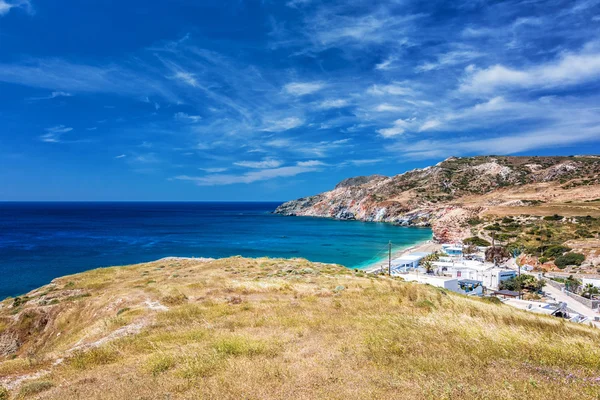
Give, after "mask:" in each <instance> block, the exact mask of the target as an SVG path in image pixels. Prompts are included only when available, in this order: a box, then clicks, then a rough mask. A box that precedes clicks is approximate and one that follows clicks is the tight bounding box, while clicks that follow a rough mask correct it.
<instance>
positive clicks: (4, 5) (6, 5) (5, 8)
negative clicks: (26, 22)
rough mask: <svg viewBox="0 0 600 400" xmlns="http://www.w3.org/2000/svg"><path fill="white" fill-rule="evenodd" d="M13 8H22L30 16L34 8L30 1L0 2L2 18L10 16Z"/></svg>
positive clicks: (13, 0)
mask: <svg viewBox="0 0 600 400" xmlns="http://www.w3.org/2000/svg"><path fill="white" fill-rule="evenodd" d="M13 8H22V9H23V10H25V11H26V12H28V13H30V14H31V13H32V12H33V7H32V6H31V2H30V1H29V0H12V1H10V2H7V1H6V0H0V17H1V16H3V15H6V14H8V13H9V12H10V10H12V9H13Z"/></svg>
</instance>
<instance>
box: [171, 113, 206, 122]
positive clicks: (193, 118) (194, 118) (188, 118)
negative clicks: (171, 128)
mask: <svg viewBox="0 0 600 400" xmlns="http://www.w3.org/2000/svg"><path fill="white" fill-rule="evenodd" d="M174 118H175V119H176V120H177V121H182V122H192V123H195V122H199V121H200V120H201V119H202V117H201V116H199V115H189V114H187V113H184V112H177V113H175V115H174Z"/></svg>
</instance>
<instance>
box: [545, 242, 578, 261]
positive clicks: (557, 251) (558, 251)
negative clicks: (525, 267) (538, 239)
mask: <svg viewBox="0 0 600 400" xmlns="http://www.w3.org/2000/svg"><path fill="white" fill-rule="evenodd" d="M539 251H540V253H542V254H544V257H548V258H554V257H559V256H562V255H563V254H565V253H566V252H567V251H571V248H570V247H567V246H562V245H558V244H555V245H551V246H548V247H546V246H540V247H539Z"/></svg>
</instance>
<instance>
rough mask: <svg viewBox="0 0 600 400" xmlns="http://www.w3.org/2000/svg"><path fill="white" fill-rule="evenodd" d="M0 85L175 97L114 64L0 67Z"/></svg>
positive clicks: (53, 63)
mask: <svg viewBox="0 0 600 400" xmlns="http://www.w3.org/2000/svg"><path fill="white" fill-rule="evenodd" d="M0 82H7V83H14V84H19V85H25V86H30V87H36V88H43V89H49V90H53V91H55V92H57V93H60V92H65V93H79V92H85V93H114V94H118V95H132V96H135V97H139V96H143V95H147V94H151V93H153V94H159V95H162V96H164V97H165V98H168V99H175V98H176V96H175V95H174V94H173V93H172V92H171V91H170V90H169V89H168V88H166V87H165V85H164V83H163V82H162V81H159V80H156V79H153V78H150V77H149V76H147V75H144V74H142V73H140V72H136V71H133V70H130V69H126V68H122V67H119V66H116V65H109V66H92V65H84V64H73V63H69V62H67V61H63V60H58V59H38V60H33V61H28V62H26V63H21V64H0Z"/></svg>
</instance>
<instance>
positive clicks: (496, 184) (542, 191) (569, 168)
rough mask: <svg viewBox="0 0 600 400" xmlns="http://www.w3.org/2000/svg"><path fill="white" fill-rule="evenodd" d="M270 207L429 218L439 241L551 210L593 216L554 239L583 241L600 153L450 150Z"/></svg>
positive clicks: (415, 220)
mask: <svg viewBox="0 0 600 400" xmlns="http://www.w3.org/2000/svg"><path fill="white" fill-rule="evenodd" d="M275 212H276V213H279V214H283V215H304V216H316V217H330V218H337V219H357V220H363V221H386V222H393V223H398V224H402V225H413V226H431V227H432V229H433V233H434V237H435V239H437V240H438V241H440V242H454V241H457V240H462V239H465V238H468V237H471V236H475V235H479V236H483V237H484V238H486V239H488V240H491V232H490V231H486V230H485V227H486V226H488V225H490V224H495V223H497V222H498V221H500V220H501V219H502V218H504V217H507V216H511V217H515V216H520V217H522V218H521V220H522V222H523V226H524V225H525V224H530V223H533V224H537V225H540V224H542V225H546V220H544V217H548V216H552V215H555V214H557V215H560V216H563V217H565V219H564V221H561V222H564V223H565V224H567V223H569V222H572V221H570V220H569V219H568V218H573V217H587V216H590V217H592V218H594V221H591V222H590V226H588V228H589V229H585V230H580V232H579V233H581V234H576V233H575V231H577V230H578V229H577V228H574V229H571V228H573V227H569V228H565V229H562V228H561V231H563V233H564V232H571V234H565V235H562V236H561V239H562V242H561V243H563V242H564V241H567V240H583V241H585V240H588V239H593V238H596V237H598V231H600V222H598V221H597V218H598V217H600V157H598V156H575V157H509V156H481V157H470V158H456V157H451V158H448V159H447V160H445V161H443V162H441V163H439V164H437V165H435V166H432V167H427V168H424V169H416V170H413V171H409V172H406V173H404V174H400V175H396V176H393V177H385V176H381V175H374V176H371V177H359V178H351V179H347V180H345V181H343V182H341V183H340V184H338V185H337V186H336V187H335V188H334V189H333V190H331V191H329V192H325V193H322V194H319V195H316V196H311V197H306V198H302V199H299V200H294V201H290V202H287V203H285V204H283V205H281V206H280V207H279V208H277V210H276V211H275ZM588 222H589V221H588ZM575 223H577V221H575ZM555 225H557V224H555ZM513 230H514V229H513ZM501 233H504V234H510V235H512V234H514V232H508V231H504V232H501ZM516 236H518V235H514V236H511V237H512V238H516ZM563 236H564V237H563ZM536 237H537V238H538V240H541V238H540V236H539V235H538V236H536ZM500 239H501V241H509V240H508V239H510V237H508V236H504V237H501V238H500ZM525 239H527V240H525ZM529 239H531V240H529ZM532 240H535V238H523V240H522V241H521V242H520V245H522V246H531V245H532ZM582 245H583V246H584V247H585V243H583V244H582ZM597 256H598V257H599V258H598V260H597V261H598V262H600V253H599V254H598V255H597Z"/></svg>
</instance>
